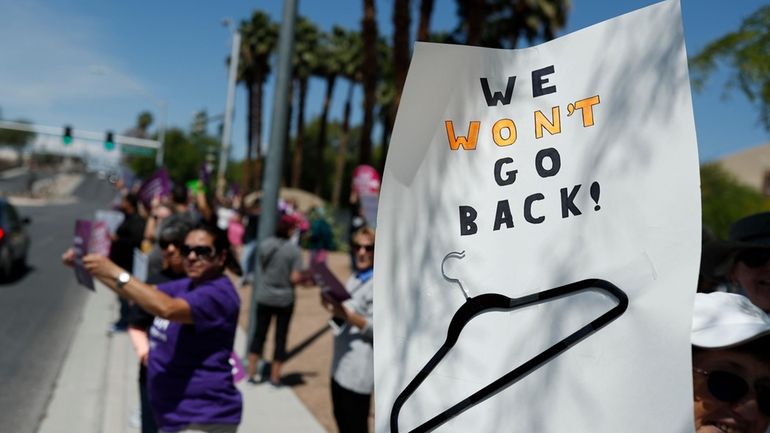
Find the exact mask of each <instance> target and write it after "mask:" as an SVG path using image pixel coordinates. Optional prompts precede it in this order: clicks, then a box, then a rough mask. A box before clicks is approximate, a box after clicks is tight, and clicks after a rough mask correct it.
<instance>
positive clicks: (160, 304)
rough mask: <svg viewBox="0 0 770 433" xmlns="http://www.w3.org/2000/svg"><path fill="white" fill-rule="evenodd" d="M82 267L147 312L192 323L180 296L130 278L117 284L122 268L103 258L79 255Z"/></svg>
mask: <svg viewBox="0 0 770 433" xmlns="http://www.w3.org/2000/svg"><path fill="white" fill-rule="evenodd" d="M65 254H66V253H65ZM65 263H66V260H65ZM83 266H84V267H85V268H86V270H87V271H88V273H90V274H91V275H92V276H93V277H94V278H96V279H98V280H99V281H101V282H102V283H103V284H104V285H105V286H107V287H109V288H110V289H112V291H114V292H115V293H117V294H118V295H120V296H122V297H124V298H126V299H129V300H131V301H134V302H136V303H137V304H139V306H140V307H142V308H143V309H144V310H145V311H147V312H148V313H150V314H153V315H155V316H158V317H162V318H164V319H168V320H170V321H172V322H180V323H193V318H192V311H191V309H190V304H188V303H187V301H185V300H184V299H181V298H174V297H171V296H169V295H167V294H165V293H163V292H162V291H160V290H158V288H157V287H156V286H152V285H149V284H145V283H143V282H141V281H139V280H137V279H136V278H133V277H131V278H130V279H129V280H128V283H126V284H125V285H123V286H122V287H118V275H120V274H121V273H122V272H123V269H122V268H121V267H120V266H118V265H116V264H115V263H113V262H112V261H111V260H110V259H108V258H107V257H104V256H100V255H97V254H88V255H87V256H85V257H83Z"/></svg>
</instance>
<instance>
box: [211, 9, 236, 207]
mask: <svg viewBox="0 0 770 433" xmlns="http://www.w3.org/2000/svg"><path fill="white" fill-rule="evenodd" d="M228 23H229V21H228ZM240 47H241V32H240V31H239V30H238V28H235V30H233V46H232V48H231V50H230V74H229V76H228V79H227V102H226V104H225V126H224V128H223V129H222V148H221V152H220V154H219V170H218V171H217V195H218V196H219V197H222V196H223V195H224V193H225V171H226V170H227V160H228V159H229V156H230V130H231V129H232V128H231V126H232V123H233V104H234V103H235V78H236V75H237V73H238V59H239V58H240V57H241V56H240V55H239V54H240V53H239V51H240Z"/></svg>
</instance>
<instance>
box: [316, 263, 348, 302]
mask: <svg viewBox="0 0 770 433" xmlns="http://www.w3.org/2000/svg"><path fill="white" fill-rule="evenodd" d="M310 272H311V274H312V275H313V280H314V281H315V283H316V284H318V286H319V287H320V288H321V296H323V298H324V299H326V300H327V301H330V302H334V303H341V302H343V301H345V300H346V299H350V293H348V291H347V290H346V289H345V286H343V285H342V283H341V282H340V280H338V279H337V277H335V276H334V274H332V272H331V271H330V270H329V268H328V267H326V265H325V264H324V263H313V264H312V265H311V266H310Z"/></svg>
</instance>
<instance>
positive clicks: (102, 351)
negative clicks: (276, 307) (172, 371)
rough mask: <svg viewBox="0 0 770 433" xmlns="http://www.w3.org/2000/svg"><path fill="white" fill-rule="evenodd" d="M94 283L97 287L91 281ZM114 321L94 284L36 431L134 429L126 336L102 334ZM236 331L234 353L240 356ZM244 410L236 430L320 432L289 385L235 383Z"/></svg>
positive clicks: (133, 369)
mask: <svg viewBox="0 0 770 433" xmlns="http://www.w3.org/2000/svg"><path fill="white" fill-rule="evenodd" d="M97 284H98V283H97ZM115 317H117V302H116V299H115V295H114V294H113V293H112V292H111V291H110V290H109V289H107V288H105V287H103V286H101V287H100V286H98V285H97V290H96V293H94V294H93V295H92V296H91V297H90V298H89V300H88V303H87V304H86V306H85V308H84V310H83V318H82V321H81V323H80V326H79V328H78V330H77V332H76V334H75V337H74V339H73V342H72V345H71V346H70V350H69V353H68V355H67V359H66V360H65V363H64V366H63V367H62V371H61V374H60V376H59V378H58V380H57V384H56V388H55V390H54V394H53V395H52V397H51V401H50V402H49V405H48V409H47V413H46V414H45V416H44V418H43V420H42V421H41V425H40V428H39V429H38V433H71V432H80V433H102V432H104V433H136V432H138V431H139V423H138V420H139V418H138V411H137V408H138V407H139V394H138V389H137V374H138V364H137V358H136V355H135V354H134V353H133V349H132V347H131V343H130V341H129V339H128V335H127V334H126V333H119V334H112V335H108V334H107V332H106V330H107V328H108V327H109V324H110V323H111V322H112V320H114V318H115ZM245 339H246V336H245V333H244V332H243V331H242V330H241V329H240V328H239V329H238V333H237V335H236V342H235V350H236V351H237V352H238V353H239V354H240V355H241V356H243V353H242V352H243V349H244V347H245V344H246V343H245ZM238 388H239V389H240V391H241V393H242V394H243V401H244V410H243V419H242V422H241V425H240V427H239V431H242V432H252V431H258V432H263V433H270V432H302V433H305V432H307V433H314V432H318V433H323V432H325V431H326V430H325V429H324V428H323V427H322V426H321V424H320V423H319V422H318V421H317V420H316V419H315V418H314V417H313V415H312V414H311V413H310V412H309V411H308V409H306V408H305V406H304V405H303V404H302V402H301V401H300V400H299V398H297V396H296V395H295V393H294V392H293V391H292V390H291V388H290V387H288V386H285V387H282V388H273V387H271V386H269V385H267V384H263V385H257V386H253V385H249V384H247V383H246V382H245V381H242V382H240V383H239V384H238Z"/></svg>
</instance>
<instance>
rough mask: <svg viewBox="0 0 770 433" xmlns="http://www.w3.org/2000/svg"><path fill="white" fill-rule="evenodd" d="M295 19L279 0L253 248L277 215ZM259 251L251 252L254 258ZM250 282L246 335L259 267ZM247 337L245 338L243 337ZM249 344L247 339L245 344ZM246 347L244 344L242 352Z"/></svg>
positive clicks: (292, 5) (252, 324)
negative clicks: (280, 15) (280, 7)
mask: <svg viewBox="0 0 770 433" xmlns="http://www.w3.org/2000/svg"><path fill="white" fill-rule="evenodd" d="M296 20H297V0H284V1H283V20H282V21H281V24H282V25H281V33H280V35H279V38H278V70H277V71H276V75H275V95H274V97H273V115H272V119H271V121H270V148H268V150H267V163H266V167H265V174H264V177H263V180H262V205H261V207H262V213H261V214H260V217H259V233H258V236H257V248H259V243H261V242H262V241H263V240H264V239H265V238H268V237H270V236H272V235H273V234H274V233H275V223H276V219H277V216H278V189H279V188H280V186H281V169H282V168H283V145H284V142H283V141H284V133H285V132H286V120H287V119H286V116H287V115H288V113H289V97H288V95H289V83H290V82H291V78H292V71H291V59H292V56H293V54H294V23H295V22H296ZM258 253H259V251H257V253H256V254H254V260H255V261H257V257H258ZM254 268H255V269H254V282H253V283H252V287H251V305H250V308H249V330H248V331H249V333H248V335H249V337H252V336H253V335H254V330H255V328H256V318H257V297H256V293H257V290H258V289H259V286H260V285H261V280H262V276H261V275H260V274H259V266H255V267H254ZM247 340H248V339H247ZM246 344H247V345H248V344H249V343H248V342H247V343H246ZM248 352H249V347H248V346H247V347H246V353H248Z"/></svg>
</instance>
